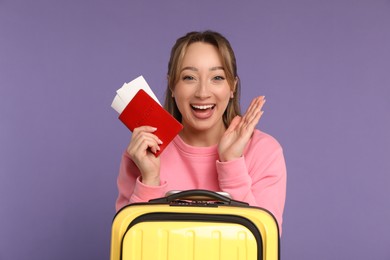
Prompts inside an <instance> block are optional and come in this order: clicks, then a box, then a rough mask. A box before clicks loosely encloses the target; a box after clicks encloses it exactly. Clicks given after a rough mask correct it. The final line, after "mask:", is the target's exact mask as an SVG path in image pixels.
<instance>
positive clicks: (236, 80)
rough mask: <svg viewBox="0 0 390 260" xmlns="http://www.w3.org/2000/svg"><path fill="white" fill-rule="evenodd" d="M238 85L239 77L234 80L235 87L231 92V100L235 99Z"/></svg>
mask: <svg viewBox="0 0 390 260" xmlns="http://www.w3.org/2000/svg"><path fill="white" fill-rule="evenodd" d="M237 83H238V77H236V78H235V79H234V86H233V89H232V91H230V98H234V93H235V92H236V89H237Z"/></svg>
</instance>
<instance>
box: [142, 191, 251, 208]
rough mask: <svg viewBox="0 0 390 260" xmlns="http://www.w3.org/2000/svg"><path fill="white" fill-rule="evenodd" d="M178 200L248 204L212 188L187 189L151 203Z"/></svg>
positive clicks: (169, 202)
mask: <svg viewBox="0 0 390 260" xmlns="http://www.w3.org/2000/svg"><path fill="white" fill-rule="evenodd" d="M177 200H191V201H217V202H218V204H223V205H231V206H248V205H249V204H248V203H246V202H242V201H238V200H233V199H230V198H228V197H226V196H224V195H221V194H219V193H217V192H214V191H210V190H202V189H194V190H185V191H180V192H177V193H174V194H172V195H169V196H166V197H162V198H158V199H152V200H150V201H149V202H151V203H168V204H171V203H173V202H175V201H177Z"/></svg>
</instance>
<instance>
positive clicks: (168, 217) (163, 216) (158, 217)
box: [120, 212, 263, 260]
mask: <svg viewBox="0 0 390 260" xmlns="http://www.w3.org/2000/svg"><path fill="white" fill-rule="evenodd" d="M154 221H182V222H186V221H192V222H194V221H197V222H205V221H206V222H215V223H221V222H223V223H232V224H239V225H242V226H244V227H246V228H248V229H249V230H250V231H251V232H252V234H253V236H254V237H255V239H256V242H257V252H258V254H257V259H258V260H262V259H263V240H262V237H261V233H260V231H259V230H258V229H257V227H256V225H255V224H253V223H252V221H250V220H248V219H246V218H244V217H241V216H236V215H225V214H221V215H212V214H201V213H199V214H198V213H167V212H153V213H148V214H144V215H141V216H139V217H137V218H135V219H134V220H133V221H132V222H131V223H130V224H129V225H128V227H127V230H126V232H125V233H124V235H123V236H122V241H121V251H120V259H121V260H122V252H123V240H124V238H125V237H126V233H127V232H128V231H129V230H130V228H131V227H133V226H134V225H136V224H138V223H141V222H154Z"/></svg>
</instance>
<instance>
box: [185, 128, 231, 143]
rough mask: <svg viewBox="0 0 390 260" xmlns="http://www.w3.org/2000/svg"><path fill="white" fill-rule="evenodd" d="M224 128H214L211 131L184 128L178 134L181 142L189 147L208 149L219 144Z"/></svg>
mask: <svg viewBox="0 0 390 260" xmlns="http://www.w3.org/2000/svg"><path fill="white" fill-rule="evenodd" d="M225 130H226V129H225V126H224V125H221V127H218V128H217V127H214V128H213V129H211V130H205V131H199V130H195V129H193V128H190V127H184V128H183V130H182V131H181V132H180V134H179V135H180V137H181V139H183V141H184V142H185V143H186V144H188V145H191V146H198V147H208V146H212V145H216V144H218V143H219V140H220V139H221V137H222V135H223V134H224V133H225Z"/></svg>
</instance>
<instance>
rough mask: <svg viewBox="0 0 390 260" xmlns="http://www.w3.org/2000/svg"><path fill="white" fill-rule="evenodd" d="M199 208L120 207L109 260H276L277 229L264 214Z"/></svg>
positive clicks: (240, 209)
mask: <svg viewBox="0 0 390 260" xmlns="http://www.w3.org/2000/svg"><path fill="white" fill-rule="evenodd" d="M229 201H230V200H229ZM200 205H201V206H199V205H187V204H186V203H184V204H183V203H179V204H177V203H173V204H172V203H170V204H165V203H162V204H160V203H157V204H156V203H142V204H131V205H129V206H127V207H125V208H124V209H122V210H121V211H119V212H118V214H117V215H116V216H115V218H114V221H113V226H112V237H111V260H186V259H191V260H219V259H223V260H244V259H245V260H254V259H262V260H277V259H279V233H278V226H277V223H276V220H275V218H274V217H273V216H272V215H271V214H270V213H269V212H268V211H266V210H263V209H261V208H255V207H249V206H241V207H240V206H231V205H224V204H223V203H222V204H221V205H219V204H217V205H215V204H211V205H203V204H200Z"/></svg>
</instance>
